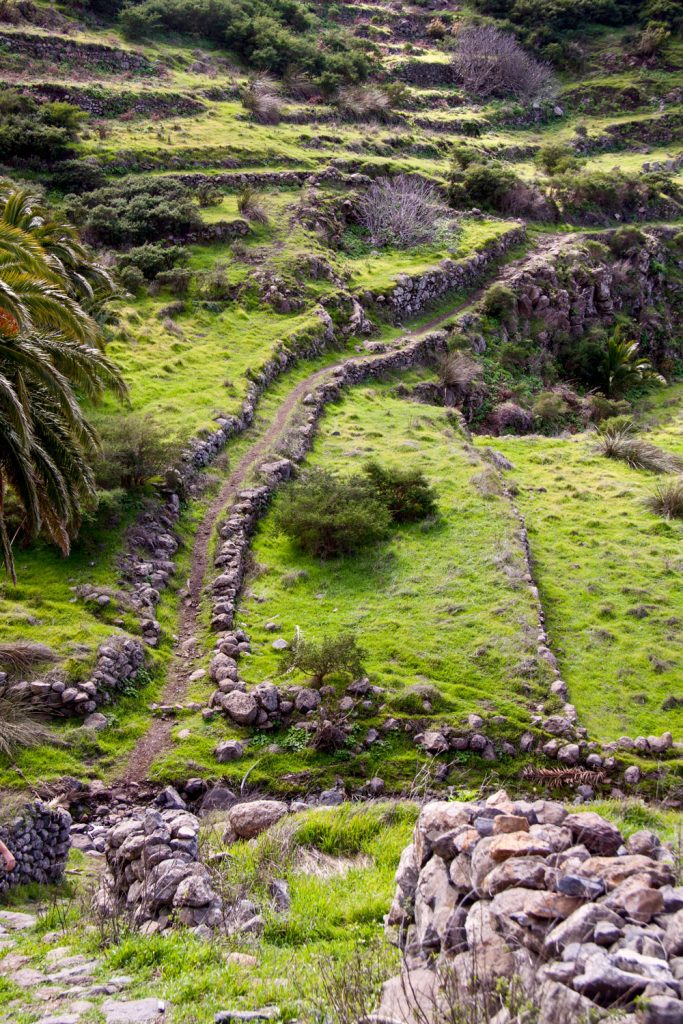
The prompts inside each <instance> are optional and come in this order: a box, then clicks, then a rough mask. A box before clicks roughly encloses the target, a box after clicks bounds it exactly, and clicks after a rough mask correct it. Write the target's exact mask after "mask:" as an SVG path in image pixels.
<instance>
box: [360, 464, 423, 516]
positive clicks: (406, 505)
mask: <svg viewBox="0 0 683 1024" xmlns="http://www.w3.org/2000/svg"><path fill="white" fill-rule="evenodd" d="M363 472H364V473H365V474H366V476H367V477H368V479H369V480H370V482H371V484H372V487H373V490H374V492H375V494H376V495H377V497H378V498H379V499H380V501H381V502H382V504H383V505H384V506H385V507H386V508H387V509H388V510H389V514H390V516H391V518H392V519H393V520H394V522H396V523H412V522H416V521H418V520H420V519H425V518H426V517H427V516H431V515H434V514H435V512H436V491H435V490H434V488H433V487H432V486H431V485H430V484H429V482H428V480H427V478H426V477H425V475H424V473H422V472H421V471H420V470H419V469H413V468H411V467H409V466H408V467H405V468H399V467H397V466H380V465H379V463H377V462H369V463H368V464H367V466H365V467H364V468H363Z"/></svg>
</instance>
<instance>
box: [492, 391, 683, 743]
mask: <svg viewBox="0 0 683 1024" xmlns="http://www.w3.org/2000/svg"><path fill="white" fill-rule="evenodd" d="M676 397H677V398H678V400H679V402H680V390H679V392H678V394H677V396H676ZM682 432H683V419H682V416H681V412H680V404H679V405H678V408H677V414H676V415H675V416H673V417H672V418H671V420H670V422H669V424H668V425H667V426H666V427H663V428H660V430H659V431H656V432H653V433H652V434H651V435H648V437H649V438H650V439H652V440H653V441H655V443H658V444H661V446H662V447H665V448H667V449H668V450H671V451H676V450H677V451H678V452H679V454H680V453H681V452H683V438H682V436H681V435H682ZM484 443H485V441H484V440H483V439H482V440H478V441H477V446H479V445H480V444H484ZM494 443H495V446H496V448H497V449H498V450H500V451H501V452H503V454H505V455H506V456H507V458H509V459H510V461H511V462H512V463H513V465H514V467H515V468H514V471H512V472H510V473H509V476H510V478H511V479H513V480H514V481H515V482H516V484H517V485H518V486H519V494H518V496H517V499H516V500H517V503H518V505H519V507H520V509H521V510H522V511H523V512H524V514H525V516H526V517H527V524H528V528H529V534H530V539H531V545H532V551H533V555H534V563H535V571H536V576H537V581H538V583H539V587H540V590H541V595H542V598H543V602H544V606H545V608H546V612H547V614H548V629H549V633H550V636H551V640H552V644H553V649H554V650H555V651H556V653H557V655H558V658H559V661H560V669H561V672H562V675H563V678H565V679H566V682H567V684H568V686H569V691H570V697H571V699H572V701H573V702H574V703H575V704H576V706H577V709H578V711H579V715H580V716H581V719H582V721H583V723H584V724H585V725H586V726H587V727H588V729H589V732H590V733H591V734H592V735H595V736H596V737H599V738H600V739H602V740H613V739H616V738H618V737H619V736H621V735H623V734H627V735H631V736H633V735H636V734H643V735H648V734H650V733H655V734H659V733H661V732H663V731H664V730H667V729H668V730H670V731H672V732H673V733H674V735H676V734H679V735H680V731H681V727H682V726H683V710H682V709H681V707H680V706H674V707H673V708H672V707H671V706H670V702H669V703H667V701H668V700H669V698H671V697H674V698H680V697H682V696H683V693H682V692H681V686H680V681H681V651H680V622H681V616H682V615H683V591H682V590H681V587H680V585H679V581H680V574H681V559H680V545H681V536H682V527H681V526H680V524H678V523H676V522H668V521H666V520H662V519H661V518H659V517H657V516H655V515H654V514H652V513H650V512H648V511H647V510H646V509H645V508H644V507H643V499H644V498H645V497H646V496H647V495H648V494H650V493H651V492H652V491H653V489H654V487H655V485H656V483H657V478H656V477H655V476H654V475H653V474H650V473H646V472H642V471H638V470H633V469H630V468H629V467H628V466H626V465H624V464H623V463H620V462H615V461H610V460H607V459H605V458H604V457H602V456H600V455H597V454H595V453H594V452H593V450H592V446H593V442H592V439H591V437H590V435H579V436H577V437H575V438H572V439H571V440H564V439H560V438H539V437H529V438H496V439H495V442H494Z"/></svg>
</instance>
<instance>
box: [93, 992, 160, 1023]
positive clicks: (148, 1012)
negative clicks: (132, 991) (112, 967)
mask: <svg viewBox="0 0 683 1024" xmlns="http://www.w3.org/2000/svg"><path fill="white" fill-rule="evenodd" d="M100 1010H101V1011H102V1013H103V1014H104V1017H105V1020H106V1022H107V1024H158V1022H159V1021H160V1020H161V1018H162V1016H163V1014H164V1012H165V1010H166V1006H165V1004H164V1003H163V1001H162V1000H161V999H155V998H149V999H131V1000H129V1001H125V1000H122V999H106V1000H105V1001H104V1002H103V1003H102V1006H101V1007H100Z"/></svg>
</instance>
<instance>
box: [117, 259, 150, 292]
mask: <svg viewBox="0 0 683 1024" xmlns="http://www.w3.org/2000/svg"><path fill="white" fill-rule="evenodd" d="M119 281H120V282H121V284H122V286H123V287H124V288H125V289H126V291H127V292H132V294H133V295H139V293H140V292H141V291H142V290H143V288H144V287H145V284H146V282H145V275H144V274H143V273H142V271H141V270H140V268H139V267H132V266H131V267H121V269H120V270H119Z"/></svg>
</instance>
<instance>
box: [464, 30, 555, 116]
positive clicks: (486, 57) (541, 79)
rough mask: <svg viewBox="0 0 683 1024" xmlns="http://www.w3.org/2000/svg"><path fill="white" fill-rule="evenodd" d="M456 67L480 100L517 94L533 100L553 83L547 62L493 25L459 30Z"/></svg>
mask: <svg viewBox="0 0 683 1024" xmlns="http://www.w3.org/2000/svg"><path fill="white" fill-rule="evenodd" d="M453 67H454V68H455V72H456V74H457V75H458V77H459V78H460V79H461V81H462V83H463V85H464V86H465V88H466V89H467V91H468V92H470V93H472V94H473V95H474V96H477V97H479V98H480V99H487V98H488V97H490V96H499V97H504V96H516V97H518V98H519V99H525V100H530V99H533V98H534V97H536V96H539V95H540V94H541V93H542V92H544V91H545V90H547V89H548V87H549V85H550V82H551V75H550V71H549V69H548V68H547V67H546V66H545V65H544V64H540V63H539V62H538V61H537V60H535V59H534V58H533V57H532V56H531V55H530V54H528V53H527V52H526V51H525V50H524V49H523V48H522V47H521V46H520V45H519V43H518V42H517V40H516V39H515V38H514V36H511V35H508V34H507V33H506V32H501V31H500V30H499V29H497V28H493V26H491V25H481V26H478V27H474V28H468V29H465V30H464V31H463V32H460V33H459V35H458V37H457V42H456V50H455V56H454V58H453Z"/></svg>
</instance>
